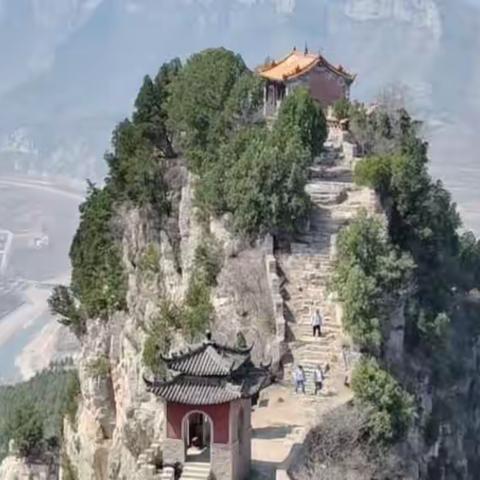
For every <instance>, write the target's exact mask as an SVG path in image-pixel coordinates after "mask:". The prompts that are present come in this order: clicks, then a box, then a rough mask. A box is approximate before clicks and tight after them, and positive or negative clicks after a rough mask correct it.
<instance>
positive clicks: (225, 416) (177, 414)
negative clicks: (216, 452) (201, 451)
mask: <svg viewBox="0 0 480 480" xmlns="http://www.w3.org/2000/svg"><path fill="white" fill-rule="evenodd" d="M189 412H202V413H204V414H205V415H208V416H209V417H210V419H211V420H212V422H213V442H214V443H224V444H225V443H229V433H230V431H229V416H230V404H229V403H223V404H221V405H201V406H196V405H183V404H180V403H167V437H168V438H173V439H177V440H180V439H181V438H182V421H183V419H184V418H185V415H187V413H189Z"/></svg>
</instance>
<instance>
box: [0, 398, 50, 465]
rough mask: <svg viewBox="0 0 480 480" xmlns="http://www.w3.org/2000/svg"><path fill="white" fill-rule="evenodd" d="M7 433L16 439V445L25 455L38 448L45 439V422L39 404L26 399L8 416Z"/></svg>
mask: <svg viewBox="0 0 480 480" xmlns="http://www.w3.org/2000/svg"><path fill="white" fill-rule="evenodd" d="M5 434H6V435H7V436H8V437H9V438H11V439H13V440H14V441H15V446H16V448H18V450H19V452H20V454H21V455H22V456H24V457H26V456H28V455H30V454H31V453H33V452H34V450H35V449H36V448H38V446H39V444H40V442H41V441H42V439H43V423H42V417H41V413H40V411H39V410H38V408H37V406H36V405H35V404H34V403H33V402H32V401H29V400H24V401H23V402H21V403H20V404H19V405H17V406H16V407H15V409H14V410H13V413H12V414H11V416H10V417H9V418H7V422H6V426H5Z"/></svg>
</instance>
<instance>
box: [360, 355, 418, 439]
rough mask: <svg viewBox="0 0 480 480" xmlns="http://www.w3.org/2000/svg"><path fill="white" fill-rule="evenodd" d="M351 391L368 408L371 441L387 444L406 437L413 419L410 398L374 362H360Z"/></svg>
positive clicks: (373, 360)
mask: <svg viewBox="0 0 480 480" xmlns="http://www.w3.org/2000/svg"><path fill="white" fill-rule="evenodd" d="M352 389H353V391H354V393H355V398H356V399H357V400H358V401H359V402H360V403H361V404H363V406H364V407H365V408H367V409H369V418H368V431H369V435H370V436H371V438H372V439H373V440H375V441H376V442H379V443H382V444H388V443H391V442H394V441H396V440H399V439H401V438H402V437H403V436H404V435H405V433H406V432H407V430H408V428H409V426H410V424H411V422H412V419H413V414H414V403H413V397H412V396H411V395H410V394H409V393H408V392H406V391H405V390H404V389H403V388H402V387H401V385H400V384H399V383H398V382H397V381H396V380H395V379H394V378H393V376H392V375H390V374H389V373H388V372H387V371H385V370H383V369H382V368H381V367H380V365H379V364H378V362H377V361H376V360H375V359H373V358H367V359H362V360H361V361H360V363H359V364H358V365H357V366H356V367H355V369H354V372H353V375H352Z"/></svg>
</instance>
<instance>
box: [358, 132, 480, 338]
mask: <svg viewBox="0 0 480 480" xmlns="http://www.w3.org/2000/svg"><path fill="white" fill-rule="evenodd" d="M402 142H406V143H405V144H403V143H402V145H403V153H398V154H393V155H383V156H376V157H369V158H366V159H365V160H362V161H360V162H359V163H358V165H357V167H356V170H355V179H356V181H357V183H359V184H361V185H367V186H369V187H372V188H374V189H376V190H377V192H379V193H380V195H381V198H382V200H383V202H384V204H385V205H386V208H387V211H388V212H389V220H390V221H389V235H390V237H391V239H392V242H393V243H394V244H395V245H397V246H398V248H400V249H401V250H403V251H405V252H409V254H410V255H411V256H412V257H413V258H414V260H415V263H416V265H417V273H416V284H417V291H416V295H415V304H414V305H413V306H412V308H411V309H410V310H409V311H410V313H411V315H409V329H408V332H409V338H410V343H411V344H412V345H414V344H417V343H418V342H419V341H420V340H421V339H422V338H423V339H424V340H425V341H426V342H429V341H430V339H431V338H432V337H431V334H433V333H435V332H440V330H439V328H438V327H439V325H440V323H442V325H444V326H445V322H444V321H442V322H440V323H439V320H442V318H443V317H439V315H440V314H443V313H444V312H445V311H447V310H448V302H449V299H450V297H451V292H452V288H453V287H456V286H468V284H469V280H470V281H471V280H472V279H473V277H474V276H475V275H474V274H473V277H472V274H470V275H471V278H467V277H468V275H469V272H472V268H473V269H474V268H475V267H473V265H468V264H466V263H465V262H463V261H462V257H461V243H460V238H459V236H458V234H457V229H458V227H459V226H460V224H461V222H460V218H459V215H458V213H457V211H456V206H455V204H454V203H452V201H451V197H450V194H449V193H448V192H447V191H446V190H445V188H444V187H443V185H442V183H441V182H439V181H438V182H434V181H432V179H431V178H430V175H429V174H428V171H427V167H426V164H425V158H424V152H423V150H422V148H421V147H420V146H419V143H418V142H415V141H414V140H412V139H411V137H410V135H405V138H404V139H403V140H402ZM399 152H400V150H399ZM408 152H410V153H408ZM470 243H471V242H470ZM467 255H468V254H467ZM461 265H463V268H464V271H463V272H461V268H462V267H461ZM442 331H443V332H444V328H443V327H442ZM435 338H437V339H440V337H439V335H435ZM426 342H424V343H425V344H427V343H426ZM437 343H438V342H437Z"/></svg>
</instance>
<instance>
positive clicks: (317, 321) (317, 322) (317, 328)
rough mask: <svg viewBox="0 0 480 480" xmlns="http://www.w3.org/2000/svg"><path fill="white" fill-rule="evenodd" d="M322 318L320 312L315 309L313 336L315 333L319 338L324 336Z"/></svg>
mask: <svg viewBox="0 0 480 480" xmlns="http://www.w3.org/2000/svg"><path fill="white" fill-rule="evenodd" d="M322 323H323V322H322V316H321V315H320V311H319V310H318V308H317V309H315V312H313V314H312V328H313V336H315V333H318V336H319V337H321V336H322Z"/></svg>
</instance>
